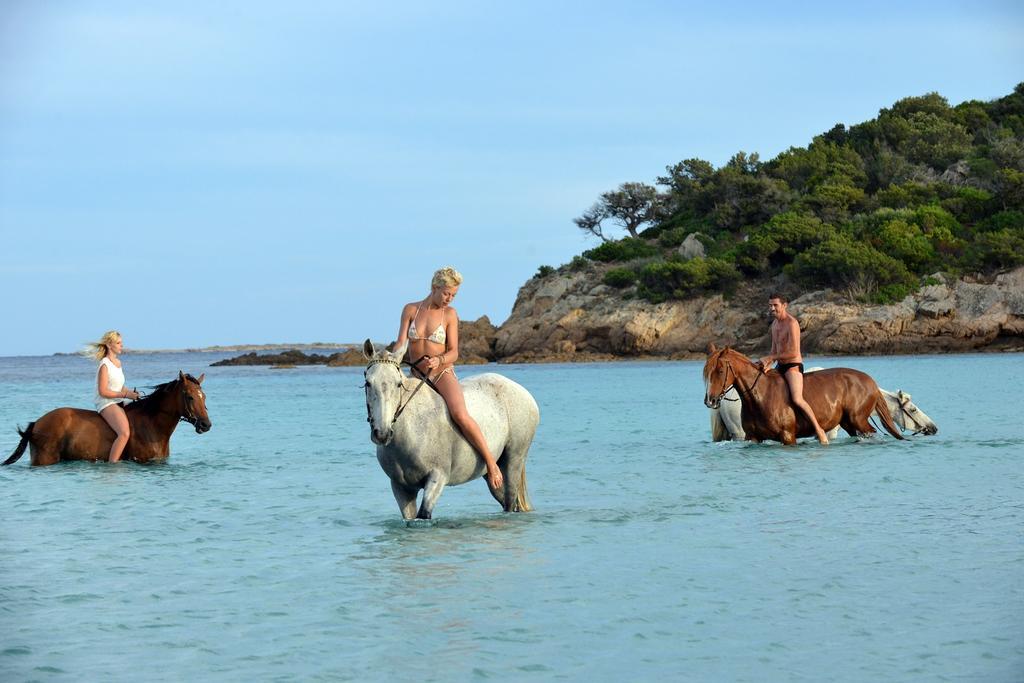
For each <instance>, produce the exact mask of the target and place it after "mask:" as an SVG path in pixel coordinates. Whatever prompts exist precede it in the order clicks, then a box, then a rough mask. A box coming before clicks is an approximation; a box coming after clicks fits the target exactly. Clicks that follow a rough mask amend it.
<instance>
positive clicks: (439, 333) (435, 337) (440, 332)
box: [409, 302, 448, 344]
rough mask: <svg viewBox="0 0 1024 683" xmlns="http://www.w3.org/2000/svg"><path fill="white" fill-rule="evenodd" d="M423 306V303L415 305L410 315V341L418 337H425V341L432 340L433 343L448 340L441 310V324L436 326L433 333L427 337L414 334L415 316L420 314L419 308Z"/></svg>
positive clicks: (417, 339) (442, 342)
mask: <svg viewBox="0 0 1024 683" xmlns="http://www.w3.org/2000/svg"><path fill="white" fill-rule="evenodd" d="M422 307H423V303H422V302H420V305H419V306H417V307H416V313H414V314H413V316H412V322H410V323H409V339H411V340H412V341H419V340H420V339H426V340H427V341H431V342H434V343H435V344H444V343H445V342H446V341H447V340H448V335H447V334H445V331H444V312H443V311H442V312H441V324H440V325H438V326H437V329H436V330H434V333H433V334H432V335H430V336H429V337H417V336H416V316H418V315H419V314H420V309H421V308H422Z"/></svg>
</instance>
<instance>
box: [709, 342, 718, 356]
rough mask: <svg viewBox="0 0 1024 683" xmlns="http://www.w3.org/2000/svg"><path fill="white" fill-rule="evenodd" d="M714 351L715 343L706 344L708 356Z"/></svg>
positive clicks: (715, 349) (716, 349) (715, 348)
mask: <svg viewBox="0 0 1024 683" xmlns="http://www.w3.org/2000/svg"><path fill="white" fill-rule="evenodd" d="M715 351H718V347H717V346H715V342H708V355H709V356H710V355H712V354H713V353H714V352H715Z"/></svg>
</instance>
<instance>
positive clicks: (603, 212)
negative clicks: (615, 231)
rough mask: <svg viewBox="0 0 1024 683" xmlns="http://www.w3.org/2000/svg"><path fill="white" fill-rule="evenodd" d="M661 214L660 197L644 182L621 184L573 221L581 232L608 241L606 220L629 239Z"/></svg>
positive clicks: (603, 195) (636, 235)
mask: <svg viewBox="0 0 1024 683" xmlns="http://www.w3.org/2000/svg"><path fill="white" fill-rule="evenodd" d="M663 213H664V211H663V206H662V197H661V195H660V194H659V193H658V190H657V189H656V188H654V187H651V186H650V185H646V184H644V183H623V184H622V185H620V186H619V187H618V189H616V190H612V191H610V192H605V193H603V194H602V195H601V198H600V199H599V200H598V201H597V202H595V203H594V205H593V206H591V207H590V208H589V209H587V210H586V211H584V212H583V215H582V216H579V217H578V218H575V219H573V221H574V222H575V223H576V225H577V227H579V229H580V230H582V231H583V232H585V233H587V234H589V235H593V236H595V237H598V238H600V239H601V240H602V241H607V240H608V239H609V238H608V237H606V236H605V234H604V225H603V224H604V222H605V221H612V222H613V223H616V224H618V225H619V226H620V227H622V228H625V230H626V232H628V233H629V235H630V237H639V234H638V231H639V229H640V227H641V226H643V225H645V224H648V223H654V222H655V221H657V220H659V219H660V218H661V217H662V216H663Z"/></svg>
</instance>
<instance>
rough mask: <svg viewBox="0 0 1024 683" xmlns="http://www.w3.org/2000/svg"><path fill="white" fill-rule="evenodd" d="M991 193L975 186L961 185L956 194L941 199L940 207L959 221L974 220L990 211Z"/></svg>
mask: <svg viewBox="0 0 1024 683" xmlns="http://www.w3.org/2000/svg"><path fill="white" fill-rule="evenodd" d="M991 205H992V195H991V193H989V192H986V191H985V190H979V189H978V188H975V187H961V188H959V189H957V192H956V196H953V197H950V198H948V199H943V200H942V208H944V209H946V210H947V211H949V212H950V213H951V214H952V215H954V216H956V218H957V219H959V220H961V221H967V222H971V221H976V220H978V219H979V218H982V217H984V216H986V215H988V214H989V213H991Z"/></svg>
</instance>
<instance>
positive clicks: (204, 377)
mask: <svg viewBox="0 0 1024 683" xmlns="http://www.w3.org/2000/svg"><path fill="white" fill-rule="evenodd" d="M204 379H206V373H205V372H204V373H203V374H201V375H199V378H198V379H196V382H198V383H199V384H202V383H203V380H204Z"/></svg>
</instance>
